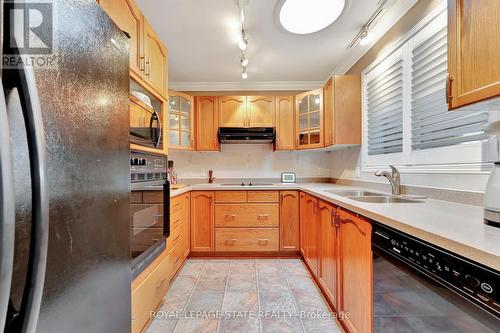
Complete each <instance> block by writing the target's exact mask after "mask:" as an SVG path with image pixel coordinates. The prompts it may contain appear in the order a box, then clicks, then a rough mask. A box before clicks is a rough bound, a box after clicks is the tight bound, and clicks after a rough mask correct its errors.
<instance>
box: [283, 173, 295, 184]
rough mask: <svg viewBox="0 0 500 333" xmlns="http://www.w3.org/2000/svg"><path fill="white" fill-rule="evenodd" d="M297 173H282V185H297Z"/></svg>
mask: <svg viewBox="0 0 500 333" xmlns="http://www.w3.org/2000/svg"><path fill="white" fill-rule="evenodd" d="M295 181H296V179H295V172H282V173H281V182H282V183H295Z"/></svg>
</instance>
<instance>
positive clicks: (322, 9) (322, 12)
mask: <svg viewBox="0 0 500 333" xmlns="http://www.w3.org/2000/svg"><path fill="white" fill-rule="evenodd" d="M345 3H346V0H308V1H304V0H284V1H283V4H282V5H281V8H280V10H279V21H280V23H281V26H282V27H283V28H284V29H285V30H287V31H289V32H291V33H294V34H301V35H304V34H311V33H313V32H317V31H320V30H323V29H325V28H326V27H328V26H330V25H331V24H332V23H333V22H335V21H336V20H337V19H338V18H339V16H340V14H342V11H343V10H344V7H345Z"/></svg>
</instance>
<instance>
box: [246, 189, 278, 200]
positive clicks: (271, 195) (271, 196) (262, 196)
mask: <svg viewBox="0 0 500 333" xmlns="http://www.w3.org/2000/svg"><path fill="white" fill-rule="evenodd" d="M279 197H280V194H279V192H278V191H248V193H247V198H248V202H279Z"/></svg>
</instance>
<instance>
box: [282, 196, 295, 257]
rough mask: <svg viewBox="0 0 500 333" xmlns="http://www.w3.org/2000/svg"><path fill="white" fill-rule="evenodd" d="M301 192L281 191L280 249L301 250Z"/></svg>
mask: <svg viewBox="0 0 500 333" xmlns="http://www.w3.org/2000/svg"><path fill="white" fill-rule="evenodd" d="M299 200H300V199H299V192H298V191H281V192H280V251H299V242H300V240H299V218H300V216H299V207H300V201H299Z"/></svg>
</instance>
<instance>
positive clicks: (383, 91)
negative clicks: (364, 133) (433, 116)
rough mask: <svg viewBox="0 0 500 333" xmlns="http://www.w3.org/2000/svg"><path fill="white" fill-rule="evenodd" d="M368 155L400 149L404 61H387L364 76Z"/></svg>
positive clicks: (401, 141)
mask: <svg viewBox="0 0 500 333" xmlns="http://www.w3.org/2000/svg"><path fill="white" fill-rule="evenodd" d="M366 78H367V81H366V86H365V98H366V108H367V111H368V112H367V127H368V155H381V154H389V153H398V152H401V151H402V150H403V112H402V110H403V60H402V58H401V57H400V56H399V57H393V59H386V61H383V62H382V63H380V64H379V65H378V66H377V67H375V68H374V69H373V70H372V71H370V73H368V75H367V76H366Z"/></svg>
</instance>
